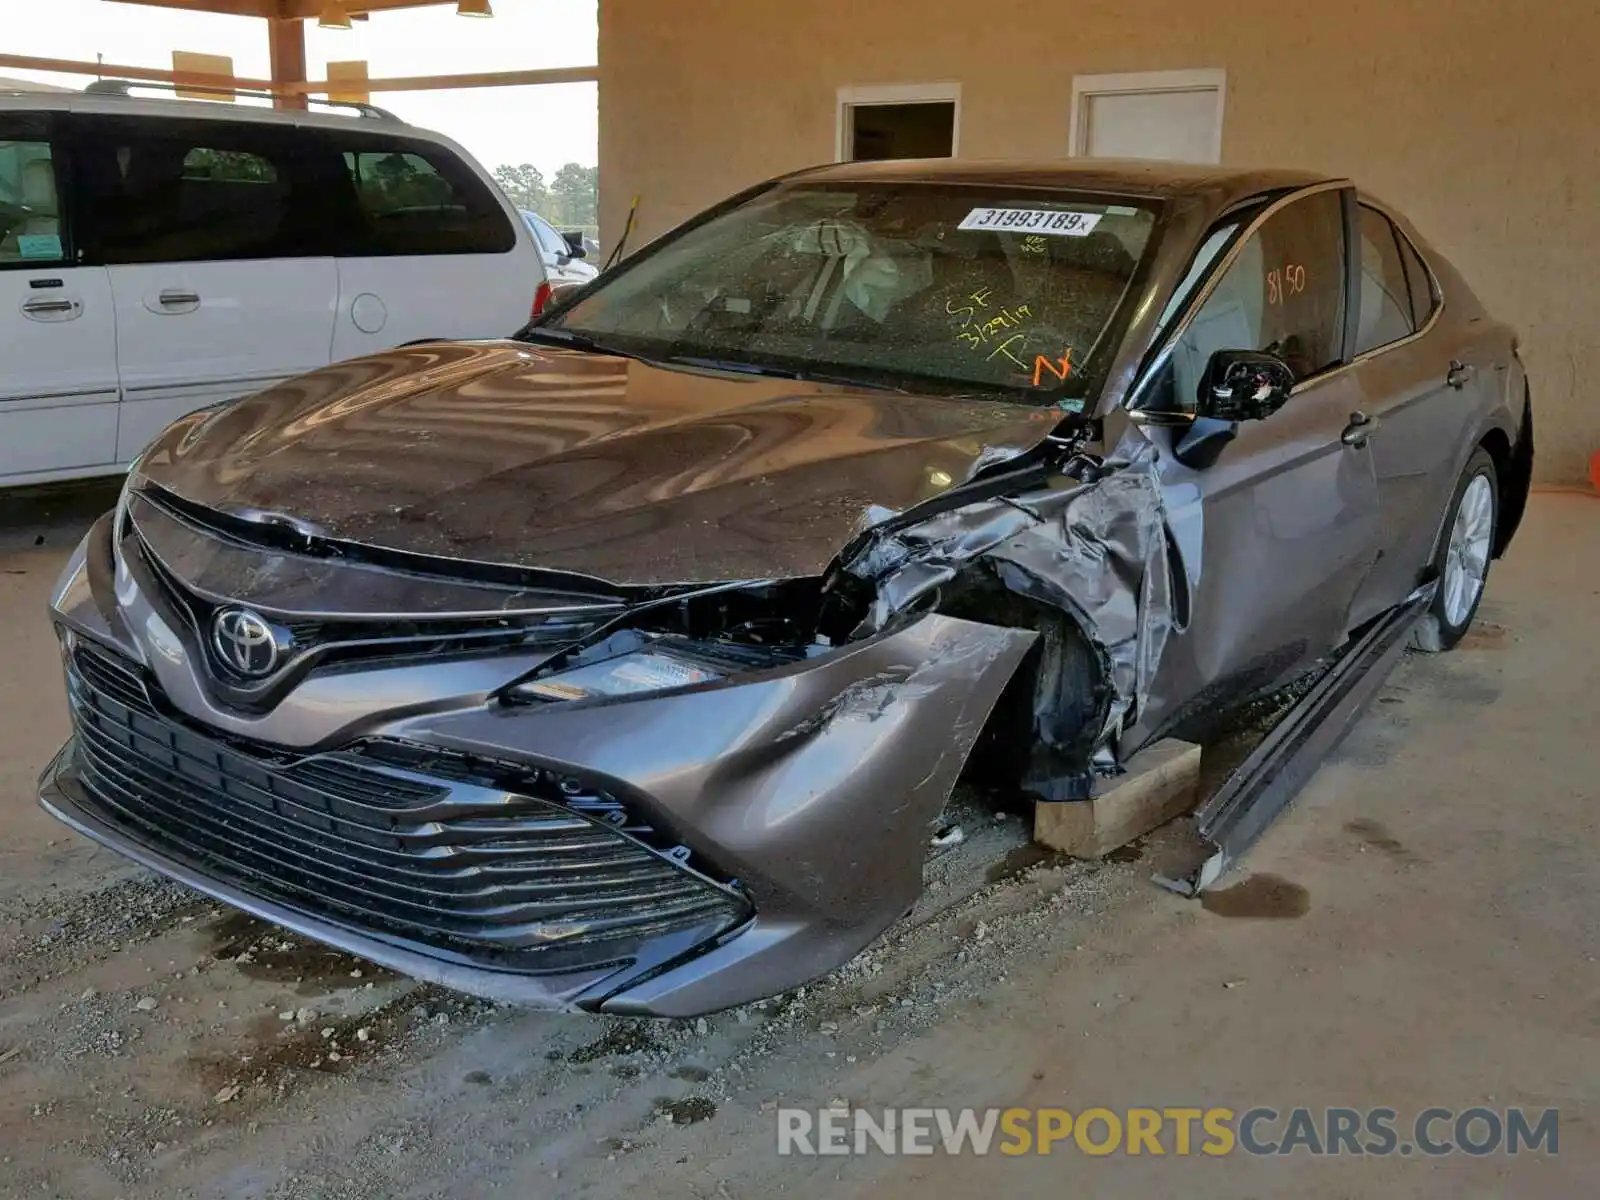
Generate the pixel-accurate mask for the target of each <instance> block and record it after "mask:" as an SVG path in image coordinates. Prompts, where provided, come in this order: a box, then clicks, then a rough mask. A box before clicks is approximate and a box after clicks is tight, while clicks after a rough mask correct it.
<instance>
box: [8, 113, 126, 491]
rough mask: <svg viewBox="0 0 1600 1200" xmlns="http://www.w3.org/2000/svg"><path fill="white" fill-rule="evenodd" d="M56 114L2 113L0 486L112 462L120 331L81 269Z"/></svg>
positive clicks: (106, 292) (97, 282)
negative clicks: (69, 217) (64, 200)
mask: <svg viewBox="0 0 1600 1200" xmlns="http://www.w3.org/2000/svg"><path fill="white" fill-rule="evenodd" d="M65 177H66V171H65V156H64V154H63V153H62V146H61V142H60V140H59V138H58V137H57V127H56V125H55V118H53V117H51V116H48V115H44V114H39V115H34V114H20V113H0V487H6V486H10V485H13V484H21V483H34V482H39V481H42V480H45V479H51V478H66V477H70V476H73V475H80V474H91V473H93V472H95V471H96V470H102V471H103V470H109V469H111V465H112V464H113V463H114V462H115V461H116V443H117V361H116V344H117V343H116V325H115V321H114V318H113V315H112V306H111V287H110V284H109V283H108V281H107V279H106V272H105V270H104V269H103V268H101V267H84V266H79V265H78V264H77V260H76V248H75V246H74V245H73V239H72V234H71V230H70V229H69V228H68V225H67V221H66V206H65V205H64V204H63V203H62V198H63V197H64V196H65V188H64V187H63V186H62V184H63V181H64V179H65Z"/></svg>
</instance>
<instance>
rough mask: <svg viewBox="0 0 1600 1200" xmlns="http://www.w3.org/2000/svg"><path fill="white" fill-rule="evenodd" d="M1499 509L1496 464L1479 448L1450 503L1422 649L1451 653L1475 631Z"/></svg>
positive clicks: (1419, 631)
mask: <svg viewBox="0 0 1600 1200" xmlns="http://www.w3.org/2000/svg"><path fill="white" fill-rule="evenodd" d="M1499 510H1500V483H1499V478H1498V476H1497V475H1496V474H1495V469H1494V460H1493V459H1492V458H1490V457H1489V454H1488V452H1487V451H1486V450H1483V449H1482V448H1481V447H1480V448H1479V449H1477V450H1475V451H1473V453H1472V457H1471V458H1470V459H1468V460H1467V466H1466V469H1465V470H1464V471H1463V472H1462V473H1461V480H1460V482H1458V483H1457V484H1456V490H1455V495H1454V496H1453V497H1452V498H1451V502H1450V515H1449V518H1448V523H1447V524H1446V526H1445V536H1444V541H1443V544H1442V545H1441V546H1440V547H1439V556H1438V558H1437V559H1436V560H1435V562H1434V567H1435V572H1436V574H1437V577H1438V580H1439V589H1438V591H1436V592H1435V593H1434V597H1433V603H1432V604H1431V605H1429V606H1428V611H1427V612H1426V613H1425V614H1423V617H1422V619H1421V620H1420V621H1419V622H1418V623H1417V628H1416V633H1415V634H1414V635H1413V637H1412V642H1413V644H1414V645H1415V646H1416V647H1417V648H1418V649H1420V650H1430V651H1440V650H1449V649H1450V648H1451V647H1453V646H1454V645H1455V644H1456V643H1457V642H1459V641H1460V640H1461V638H1462V636H1463V635H1464V634H1465V633H1466V632H1467V630H1468V629H1469V628H1470V627H1471V625H1472V619H1473V617H1475V616H1477V613H1478V605H1479V604H1480V603H1482V601H1483V589H1484V585H1485V584H1486V583H1487V582H1488V580H1489V562H1490V559H1491V558H1492V556H1493V553H1494V534H1495V527H1496V524H1497V522H1498V521H1499V516H1500V511H1499Z"/></svg>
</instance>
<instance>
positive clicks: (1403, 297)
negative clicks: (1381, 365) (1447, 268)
mask: <svg viewBox="0 0 1600 1200" xmlns="http://www.w3.org/2000/svg"><path fill="white" fill-rule="evenodd" d="M1358 229H1359V230H1360V234H1361V294H1360V296H1359V297H1357V301H1356V302H1357V304H1359V305H1360V308H1359V309H1358V311H1357V315H1356V345H1355V353H1357V354H1367V353H1369V352H1371V351H1373V350H1376V349H1378V348H1380V347H1382V346H1387V345H1389V344H1390V343H1391V342H1398V341H1400V340H1401V339H1402V338H1408V337H1410V336H1411V335H1412V334H1413V333H1415V332H1416V325H1415V324H1414V323H1413V321H1412V308H1411V287H1410V284H1409V283H1408V282H1407V279H1406V269H1405V264H1404V262H1403V261H1402V259H1401V257H1400V244H1399V241H1398V240H1397V236H1396V234H1395V230H1394V226H1393V225H1392V224H1391V223H1390V221H1389V218H1388V217H1386V216H1384V215H1383V214H1382V213H1381V212H1379V211H1378V210H1377V209H1375V208H1369V207H1367V206H1366V205H1365V204H1363V205H1362V206H1361V221H1360V224H1359V226H1358Z"/></svg>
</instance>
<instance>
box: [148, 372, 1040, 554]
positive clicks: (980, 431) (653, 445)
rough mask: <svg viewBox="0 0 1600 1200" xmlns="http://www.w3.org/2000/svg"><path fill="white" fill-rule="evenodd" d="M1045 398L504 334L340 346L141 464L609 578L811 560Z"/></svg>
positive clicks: (424, 545)
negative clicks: (951, 391)
mask: <svg viewBox="0 0 1600 1200" xmlns="http://www.w3.org/2000/svg"><path fill="white" fill-rule="evenodd" d="M1058 418H1059V414H1057V413H1055V412H1054V411H1052V410H1050V409H1047V408H1033V407H1029V406H1026V405H1017V404H1008V403H1000V402H995V401H985V400H956V399H947V398H940V397H922V396H906V395H900V394H897V393H891V392H879V391H870V390H853V389H848V388H841V387H836V386H832V385H824V384H811V383H802V382H796V381H793V380H783V379H767V378H750V379H742V378H729V377H727V376H722V375H717V376H712V375H706V374H701V373H696V372H688V371H676V370H662V369H658V368H654V367H650V366H647V365H645V364H642V363H639V362H635V361H632V360H629V359H621V358H613V357H608V356H603V355H595V354H585V353H581V352H574V351H565V350H558V349H551V348H545V347H540V346H529V345H523V344H520V343H515V342H474V343H464V342H439V343H429V344H423V345H417V346H411V347H407V348H404V349H400V350H395V351H392V352H390V353H387V354H381V355H375V356H372V357H368V358H362V359H356V360H353V361H350V362H345V363H338V364H336V365H334V366H331V367H328V368H326V369H325V370H320V371H316V372H313V373H311V374H309V375H305V376H302V377H300V378H298V379H294V380H291V381H289V382H288V383H285V384H282V385H280V386H278V387H275V388H271V389H269V390H267V391H265V392H261V393H259V394H258V395H255V396H252V397H250V398H248V399H246V400H242V401H240V402H238V403H236V404H234V405H231V406H229V407H227V408H224V409H221V410H217V411H215V412H211V413H198V414H195V415H194V416H192V417H190V418H187V419H185V420H183V421H180V422H178V423H177V424H176V425H174V426H173V427H172V428H171V429H169V430H168V431H167V432H166V433H165V434H163V435H162V437H161V438H160V440H158V441H157V442H156V444H155V445H154V446H152V447H151V449H150V451H149V452H148V453H147V454H146V455H145V457H144V459H143V461H142V462H141V464H140V467H139V471H140V473H141V475H143V476H144V477H145V478H148V479H150V480H151V481H153V482H154V483H156V484H158V485H160V486H161V487H164V488H166V489H168V490H169V491H172V492H174V493H176V494H177V495H179V496H181V497H183V498H184V499H187V500H189V501H192V502H194V503H197V504H202V505H205V506H207V507H210V508H214V509H218V510H221V511H223V512H234V513H244V514H246V515H248V514H250V513H252V512H255V513H275V514H281V515H283V516H285V517H289V518H292V519H294V520H296V521H299V522H303V523H305V524H307V525H309V526H311V527H313V528H314V529H315V530H316V531H318V532H319V533H321V534H323V535H325V536H327V537H330V538H334V539H338V540H342V541H349V542H355V543H360V544H364V545H369V546H379V547H383V548H385V549H389V550H396V551H401V552H406V553H415V554H426V555H434V556H444V557H454V558H465V559H471V560H475V561H478V562H485V563H497V564H506V565H512V566H519V567H540V568H547V569H554V570H562V571H572V572H579V573H582V574H585V575H591V576H596V577H599V578H602V579H606V580H609V581H611V582H613V583H618V584H638V585H649V584H671V583H696V582H714V581H719V580H728V579H756V578H773V577H792V576H800V575H812V574H817V573H819V572H820V571H822V570H823V569H824V568H825V567H826V566H827V564H828V562H829V561H830V560H831V559H832V557H833V556H834V554H835V553H836V552H837V551H838V550H839V548H840V547H841V546H842V545H843V544H844V543H845V542H846V541H848V540H849V538H850V537H851V535H852V534H853V533H855V532H857V531H858V530H859V529H860V528H861V527H862V526H863V524H864V523H866V522H867V521H868V520H869V517H868V513H869V510H872V509H874V508H879V509H891V510H895V511H899V510H903V509H906V508H908V507H910V506H911V505H913V504H916V503H918V502H920V501H923V500H926V499H928V498H929V497H931V496H934V495H936V494H938V493H939V492H941V491H944V490H946V489H948V488H949V487H951V486H953V485H955V484H958V483H960V482H962V481H963V480H965V479H968V478H970V477H971V475H972V474H974V473H975V472H976V471H977V470H978V469H979V468H981V467H983V466H987V465H989V464H990V463H993V462H997V461H1002V460H1004V459H1007V458H1011V457H1014V456H1015V455H1017V454H1019V453H1022V452H1023V451H1025V450H1028V449H1031V448H1032V447H1033V446H1035V445H1037V444H1038V443H1039V442H1040V441H1042V440H1043V439H1044V438H1045V437H1046V436H1048V435H1049V434H1050V432H1051V431H1052V430H1053V429H1054V427H1055V424H1056V422H1057V420H1058Z"/></svg>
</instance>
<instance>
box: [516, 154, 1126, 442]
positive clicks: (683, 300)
mask: <svg viewBox="0 0 1600 1200" xmlns="http://www.w3.org/2000/svg"><path fill="white" fill-rule="evenodd" d="M1156 217H1157V207H1156V205H1155V203H1154V202H1153V201H1144V200H1129V199H1127V198H1125V197H1109V198H1108V197H1104V196H1101V197H1095V196H1091V195H1087V194H1077V193H1067V192H1062V191H1058V190H1044V189H1028V188H1023V189H1012V188H1002V187H995V186H988V185H985V186H981V187H980V186H970V185H937V184H921V183H909V184H908V183H903V182H895V183H882V184H879V183H850V184H832V185H819V184H810V185H807V184H801V183H797V184H791V185H782V186H779V187H777V188H774V189H773V190H771V191H767V192H763V193H761V194H760V195H758V196H756V197H755V198H753V199H751V200H749V201H747V202H745V203H744V204H741V205H739V206H738V207H736V208H733V209H731V210H729V211H727V212H724V213H722V214H720V215H718V216H716V217H713V218H711V219H710V220H709V221H706V222H705V223H703V224H701V225H698V226H694V227H691V228H689V229H687V230H686V231H684V232H682V233H680V234H678V235H676V236H674V237H672V238H670V239H668V240H667V241H666V242H663V243H661V244H660V245H658V246H657V247H656V248H654V249H652V250H650V251H649V252H647V253H645V254H643V255H641V256H640V257H639V258H638V259H636V260H635V261H634V262H633V263H631V264H628V265H627V266H625V267H624V268H623V269H622V270H620V271H618V272H616V273H615V274H614V275H612V276H610V277H609V278H607V277H602V278H601V279H600V281H599V282H597V283H596V284H595V285H593V287H591V288H590V290H589V291H588V292H586V293H585V294H584V295H583V296H581V297H580V298H579V299H577V300H576V301H575V302H573V303H572V305H571V306H570V307H568V308H565V309H562V310H560V311H558V312H556V313H555V314H553V315H552V316H551V317H550V318H549V319H548V320H547V321H543V322H540V323H539V325H538V326H537V327H535V328H532V329H530V330H528V331H527V336H529V337H531V338H535V339H537V338H539V337H540V336H541V334H543V335H544V336H547V337H553V338H559V337H560V336H562V333H563V332H564V333H565V335H566V336H567V338H568V340H571V341H574V342H576V341H577V340H579V339H580V338H581V339H582V340H583V341H586V342H592V343H593V344H594V345H595V346H596V347H597V348H600V349H615V350H618V351H619V352H622V353H633V354H637V355H639V356H643V357H650V358H655V359H660V360H663V361H669V362H671V361H677V362H686V363H688V364H689V365H699V366H707V367H717V366H725V367H728V368H729V369H739V368H740V367H741V366H743V367H746V368H749V367H755V368H764V369H769V370H773V371H777V372H781V373H790V374H796V375H801V376H809V377H813V378H840V379H846V380H860V381H862V382H865V383H876V384H879V385H888V386H899V387H907V388H927V387H929V386H930V385H933V386H935V389H936V390H944V391H949V390H956V391H962V392H967V393H971V392H1002V393H1006V394H1007V398H1008V399H1015V398H1017V395H1019V394H1020V395H1021V396H1023V397H1026V398H1028V399H1030V400H1032V401H1033V402H1035V403H1039V404H1057V405H1059V406H1060V407H1063V408H1067V409H1072V410H1079V411H1081V410H1082V409H1083V408H1084V406H1085V403H1086V401H1087V400H1088V399H1089V398H1090V397H1091V395H1092V391H1093V388H1094V387H1095V386H1096V384H1097V381H1098V376H1100V375H1103V374H1104V371H1105V361H1106V360H1107V359H1108V358H1109V356H1110V354H1111V353H1112V352H1114V350H1115V342H1116V339H1117V337H1118V336H1120V333H1121V330H1122V327H1123V325H1124V324H1125V309H1126V308H1127V307H1128V297H1129V294H1130V292H1131V290H1132V288H1131V284H1132V282H1133V279H1134V276H1135V274H1136V272H1137V269H1138V266H1139V264H1140V262H1141V260H1142V259H1143V258H1144V257H1145V253H1146V250H1147V249H1148V248H1149V243H1150V242H1151V235H1152V230H1153V229H1154V227H1155V223H1156Z"/></svg>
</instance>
